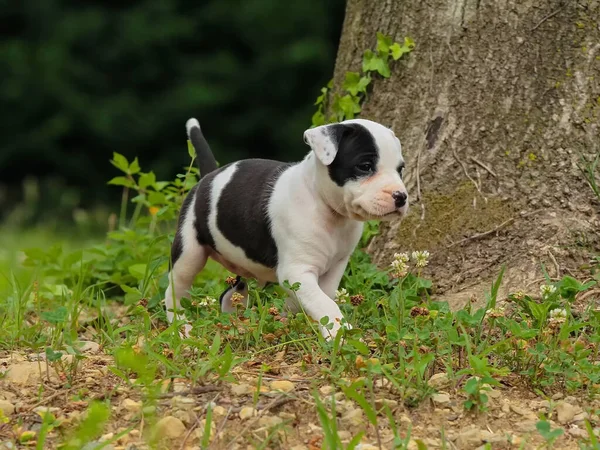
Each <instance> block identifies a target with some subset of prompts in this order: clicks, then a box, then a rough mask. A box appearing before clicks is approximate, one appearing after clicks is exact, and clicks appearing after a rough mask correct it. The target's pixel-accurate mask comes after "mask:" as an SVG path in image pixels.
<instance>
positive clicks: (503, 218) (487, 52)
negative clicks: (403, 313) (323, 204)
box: [334, 0, 600, 306]
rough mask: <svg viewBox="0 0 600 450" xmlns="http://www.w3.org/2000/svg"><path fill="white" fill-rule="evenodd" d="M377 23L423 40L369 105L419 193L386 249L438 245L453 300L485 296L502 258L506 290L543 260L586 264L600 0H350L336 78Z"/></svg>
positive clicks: (369, 43)
mask: <svg viewBox="0 0 600 450" xmlns="http://www.w3.org/2000/svg"><path fill="white" fill-rule="evenodd" d="M377 31H381V32H382V33H384V34H388V35H390V36H392V37H393V38H394V39H395V40H396V41H399V42H401V41H402V39H403V38H404V36H410V37H412V38H413V39H414V41H415V43H416V48H415V50H414V51H413V53H411V54H410V55H409V57H408V58H407V59H406V60H401V61H399V62H396V63H392V76H391V77H390V78H389V79H377V80H376V81H375V82H374V86H373V90H372V92H371V93H370V94H369V96H368V98H367V99H366V101H365V103H364V104H363V111H362V113H361V117H363V118H368V119H372V120H376V121H379V122H381V123H383V124H386V125H388V126H390V127H392V128H393V129H394V131H395V132H396V134H397V135H398V136H399V138H400V140H401V142H402V146H403V151H404V154H405V159H406V161H407V175H406V184H407V187H408V189H409V195H410V197H411V200H412V201H411V213H410V214H409V216H408V217H407V218H406V219H405V220H404V221H403V222H402V223H392V224H391V225H383V226H382V233H381V234H380V236H378V237H376V238H375V239H374V240H373V241H372V242H371V244H370V246H369V251H370V252H371V254H372V255H373V256H374V260H375V261H376V263H378V264H380V265H387V264H389V262H390V260H391V255H392V254H393V253H394V252H398V251H410V250H417V249H428V250H429V251H430V252H431V253H432V260H431V263H430V266H429V267H428V273H427V274H426V275H429V276H432V277H433V279H434V280H435V283H434V284H435V285H436V286H437V291H436V292H437V293H438V294H439V293H444V294H445V296H444V297H445V299H448V300H449V301H450V302H451V304H453V305H454V306H460V305H462V304H464V303H465V302H466V301H468V300H469V299H470V297H472V296H473V295H475V296H477V297H478V300H479V301H480V302H481V301H483V300H484V298H483V293H484V292H485V289H483V288H484V287H485V288H489V283H490V282H491V280H493V278H494V277H495V276H497V275H498V272H499V270H500V267H501V265H503V264H505V265H506V268H507V270H506V276H505V281H506V282H505V284H504V287H505V291H504V292H506V290H513V289H528V290H533V289H535V290H537V289H538V285H539V284H540V282H541V281H542V280H543V271H542V264H543V265H544V267H545V268H546V270H547V271H548V273H549V275H550V276H551V277H560V276H562V275H565V274H568V273H576V272H577V270H578V269H580V268H581V264H582V263H584V262H585V261H586V259H587V260H589V257H590V254H592V253H593V252H596V254H597V253H598V249H599V248H600V244H599V241H600V239H599V230H600V219H599V211H600V208H599V204H598V201H597V199H595V197H594V195H593V193H592V190H591V189H590V188H589V186H588V185H587V183H586V181H585V178H584V177H583V176H582V174H581V172H580V170H579V164H580V158H581V157H585V158H588V159H590V158H592V157H593V156H594V155H596V154H598V152H600V1H599V0H565V1H556V0H402V1H401V0H379V1H373V0H370V1H368V0H348V3H347V7H346V16H345V22H344V27H343V32H342V37H341V42H340V48H339V52H338V56H337V61H336V68H335V74H334V81H335V86H337V87H339V86H341V82H342V80H343V79H344V75H345V73H346V72H347V71H351V70H354V71H355V70H358V69H359V68H360V63H361V59H362V54H363V52H364V51H365V50H366V49H368V48H371V49H373V48H374V45H375V42H376V32H377ZM471 300H472V298H471Z"/></svg>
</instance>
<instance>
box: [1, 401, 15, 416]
mask: <svg viewBox="0 0 600 450" xmlns="http://www.w3.org/2000/svg"><path fill="white" fill-rule="evenodd" d="M0 411H2V413H3V414H4V415H5V416H10V415H11V414H12V413H14V412H15V405H13V404H12V403H11V402H9V401H8V400H0Z"/></svg>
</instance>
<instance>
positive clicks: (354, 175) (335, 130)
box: [328, 123, 379, 186]
mask: <svg viewBox="0 0 600 450" xmlns="http://www.w3.org/2000/svg"><path fill="white" fill-rule="evenodd" d="M328 130H329V133H330V134H329V136H330V137H331V139H332V140H333V142H337V147H338V151H337V154H336V155H335V159H334V160H333V162H332V163H331V164H330V165H329V166H328V170H329V177H330V178H331V179H332V180H333V182H334V183H335V184H337V185H338V186H343V185H344V184H346V182H348V181H350V180H356V179H358V178H363V177H369V176H371V175H373V174H374V173H375V170H376V167H377V162H378V161H379V149H378V148H377V144H375V138H374V137H373V135H372V134H371V133H370V132H369V130H367V129H366V128H365V127H364V126H362V125H359V124H357V123H351V124H335V125H332V126H330V127H329V128H328ZM369 166H370V168H371V169H370V170H368V168H369Z"/></svg>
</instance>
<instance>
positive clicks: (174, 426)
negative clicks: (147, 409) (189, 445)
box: [155, 416, 186, 439]
mask: <svg viewBox="0 0 600 450" xmlns="http://www.w3.org/2000/svg"><path fill="white" fill-rule="evenodd" d="M155 430H156V433H157V434H158V435H159V436H160V437H166V438H169V439H176V438H178V437H181V436H183V435H184V434H185V432H186V429H185V425H184V424H183V422H182V421H181V420H179V419H178V418H177V417H173V416H166V417H163V418H162V419H160V420H159V421H158V422H156V426H155Z"/></svg>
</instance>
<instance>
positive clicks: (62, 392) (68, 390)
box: [25, 388, 73, 411]
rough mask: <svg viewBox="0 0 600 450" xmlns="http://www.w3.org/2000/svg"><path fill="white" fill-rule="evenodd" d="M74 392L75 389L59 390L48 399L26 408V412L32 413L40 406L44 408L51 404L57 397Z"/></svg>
mask: <svg viewBox="0 0 600 450" xmlns="http://www.w3.org/2000/svg"><path fill="white" fill-rule="evenodd" d="M72 390H73V388H69V389H65V390H58V391H56V392H55V393H53V394H51V395H49V396H48V397H46V398H43V399H41V400H40V401H39V402H37V403H35V404H33V405H31V406H27V407H25V410H26V411H32V410H33V409H35V408H37V407H38V406H43V405H45V404H46V403H49V402H50V401H51V400H54V399H55V398H56V397H60V396H61V395H62V394H65V395H66V394H68V393H69V392H71V391H72Z"/></svg>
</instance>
